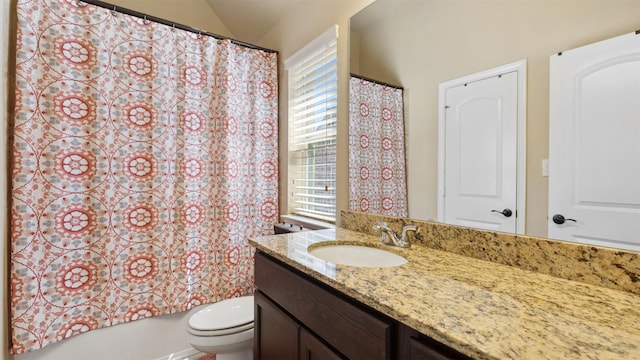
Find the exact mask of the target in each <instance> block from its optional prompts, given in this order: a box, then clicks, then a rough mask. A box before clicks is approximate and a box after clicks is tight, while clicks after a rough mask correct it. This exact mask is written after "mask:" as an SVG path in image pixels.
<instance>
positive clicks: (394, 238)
mask: <svg viewBox="0 0 640 360" xmlns="http://www.w3.org/2000/svg"><path fill="white" fill-rule="evenodd" d="M373 231H380V232H381V233H382V237H381V238H380V242H381V243H383V244H386V245H393V246H399V247H403V248H408V247H410V246H411V242H409V239H408V238H407V232H409V231H413V232H417V231H418V228H417V227H416V226H415V225H405V226H403V227H402V233H401V234H400V237H399V238H398V234H396V232H395V231H393V230H391V228H390V227H389V226H388V225H387V223H386V222H378V224H376V225H373Z"/></svg>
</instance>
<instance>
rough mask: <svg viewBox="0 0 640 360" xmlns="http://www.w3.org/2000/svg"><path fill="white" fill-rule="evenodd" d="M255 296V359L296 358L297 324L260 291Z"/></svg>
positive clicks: (284, 359) (294, 359)
mask: <svg viewBox="0 0 640 360" xmlns="http://www.w3.org/2000/svg"><path fill="white" fill-rule="evenodd" d="M254 298H255V337H254V349H255V358H256V359H282V360H296V359H298V332H299V326H298V324H297V323H296V322H295V321H294V320H293V319H291V318H290V317H289V316H287V314H285V313H284V312H282V311H281V310H280V309H279V308H278V307H277V306H275V305H273V304H272V303H271V302H270V301H269V300H268V299H266V298H265V297H264V295H262V293H261V292H259V291H256V293H255V294H254Z"/></svg>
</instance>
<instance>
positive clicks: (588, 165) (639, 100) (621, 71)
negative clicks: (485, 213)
mask: <svg viewBox="0 0 640 360" xmlns="http://www.w3.org/2000/svg"><path fill="white" fill-rule="evenodd" d="M560 216H562V217H563V218H564V222H563V219H562V218H560ZM548 217H549V220H548V221H549V222H548V232H549V237H551V238H555V239H560V240H568V241H574V242H581V243H586V244H593V245H601V246H610V247H616V248H625V249H632V250H640V35H636V34H627V35H623V36H619V37H616V38H613V39H609V40H606V41H602V42H598V43H595V44H591V45H588V46H584V47H581V48H577V49H573V50H570V51H565V52H563V53H561V54H557V55H554V56H552V57H551V62H550V93H549V216H548Z"/></svg>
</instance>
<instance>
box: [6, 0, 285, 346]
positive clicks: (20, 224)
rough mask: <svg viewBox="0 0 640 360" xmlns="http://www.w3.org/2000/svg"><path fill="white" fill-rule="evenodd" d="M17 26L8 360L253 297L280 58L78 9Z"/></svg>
mask: <svg viewBox="0 0 640 360" xmlns="http://www.w3.org/2000/svg"><path fill="white" fill-rule="evenodd" d="M17 13H18V28H17V50H16V53H17V63H16V83H15V96H16V99H15V104H16V105H15V122H14V124H13V161H12V164H13V168H12V193H11V195H12V199H11V200H12V208H11V210H12V217H11V259H10V262H11V272H10V278H11V327H12V349H11V351H12V353H14V354H19V353H23V352H26V351H29V350H34V349H38V348H41V347H43V346H45V345H47V344H50V343H53V342H56V341H59V340H62V339H65V338H69V337H71V336H73V335H76V334H80V333H83V332H85V331H89V330H92V329H97V328H101V327H105V326H110V325H115V324H119V323H124V322H129V321H133V320H138V319H143V318H146V317H150V316H156V315H161V314H169V313H174V312H179V311H184V310H187V309H190V308H192V307H193V306H196V305H199V304H203V303H208V302H213V301H218V300H221V299H224V298H229V297H233V296H238V295H243V294H246V293H250V292H252V291H253V286H254V275H253V250H252V247H250V245H249V244H248V241H247V239H248V238H249V237H251V236H258V235H263V234H267V233H272V231H273V230H272V224H273V223H275V222H276V221H277V214H278V181H277V174H278V169H277V164H278V163H277V156H278V153H277V151H278V146H277V141H278V139H277V134H278V130H277V125H278V122H277V116H278V109H277V59H276V54H275V53H272V52H265V51H261V50H254V49H249V48H246V47H243V46H238V45H235V44H233V43H231V42H230V41H228V40H217V39H215V38H212V37H209V36H204V35H203V36H200V35H198V34H195V33H191V32H187V31H183V30H179V29H175V28H173V27H170V26H166V25H162V24H158V23H155V22H149V21H147V20H146V19H140V18H136V17H132V16H128V15H124V14H122V13H116V12H114V11H111V10H108V9H103V8H100V7H97V6H94V5H88V4H86V3H83V2H80V1H75V0H74V1H67V0H63V1H59V0H19V1H18V5H17Z"/></svg>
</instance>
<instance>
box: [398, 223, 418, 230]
mask: <svg viewBox="0 0 640 360" xmlns="http://www.w3.org/2000/svg"><path fill="white" fill-rule="evenodd" d="M402 231H418V227H417V226H415V225H413V224H408V225H405V226H403V227H402Z"/></svg>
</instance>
